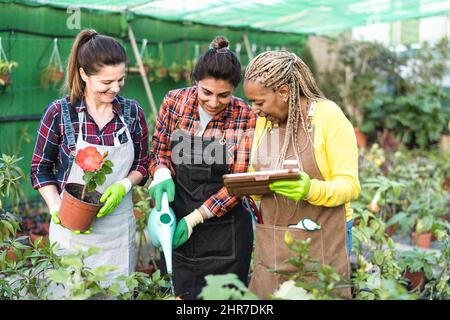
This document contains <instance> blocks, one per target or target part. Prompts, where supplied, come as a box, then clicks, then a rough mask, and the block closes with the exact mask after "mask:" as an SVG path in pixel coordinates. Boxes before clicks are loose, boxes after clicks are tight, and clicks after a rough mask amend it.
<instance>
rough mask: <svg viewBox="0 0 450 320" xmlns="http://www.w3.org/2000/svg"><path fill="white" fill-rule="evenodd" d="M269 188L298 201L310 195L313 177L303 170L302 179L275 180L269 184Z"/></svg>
mask: <svg viewBox="0 0 450 320" xmlns="http://www.w3.org/2000/svg"><path fill="white" fill-rule="evenodd" d="M269 189H270V190H272V191H273V192H275V193H277V194H280V195H283V196H285V197H288V198H289V199H292V200H294V201H296V202H297V201H299V200H303V199H304V198H305V197H306V196H307V195H308V193H309V191H310V190H311V179H310V178H309V176H308V174H307V173H306V172H304V171H302V172H300V179H298V180H280V181H275V182H272V183H271V184H269Z"/></svg>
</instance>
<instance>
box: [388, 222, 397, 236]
mask: <svg viewBox="0 0 450 320" xmlns="http://www.w3.org/2000/svg"><path fill="white" fill-rule="evenodd" d="M395 227H396V225H395V224H394V225H391V226H389V227H387V228H386V233H387V234H388V236H389V237H392V235H393V234H394V230H395Z"/></svg>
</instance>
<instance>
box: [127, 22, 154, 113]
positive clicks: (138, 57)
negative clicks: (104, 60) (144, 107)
mask: <svg viewBox="0 0 450 320" xmlns="http://www.w3.org/2000/svg"><path fill="white" fill-rule="evenodd" d="M128 36H129V38H130V42H131V47H132V48H133V53H134V56H135V58H136V61H137V63H138V67H139V73H140V74H141V78H142V82H143V83H144V88H145V92H146V93H147V97H148V101H149V102H150V107H151V108H152V112H153V115H154V116H155V119H157V118H158V111H157V110H156V105H155V100H154V99H153V94H152V90H151V89H150V84H149V83H148V79H147V75H146V74H145V70H144V64H143V63H142V59H141V55H140V54H139V49H138V46H137V44H136V38H135V37H134V33H133V29H132V28H131V24H128Z"/></svg>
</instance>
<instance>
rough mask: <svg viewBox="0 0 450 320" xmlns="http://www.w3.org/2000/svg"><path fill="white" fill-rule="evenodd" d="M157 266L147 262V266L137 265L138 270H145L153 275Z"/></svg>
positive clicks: (144, 271)
mask: <svg viewBox="0 0 450 320" xmlns="http://www.w3.org/2000/svg"><path fill="white" fill-rule="evenodd" d="M155 271H156V270H155V267H154V266H153V265H152V264H147V265H145V266H138V267H136V272H143V273H146V274H148V275H149V276H151V275H152V274H153V272H155Z"/></svg>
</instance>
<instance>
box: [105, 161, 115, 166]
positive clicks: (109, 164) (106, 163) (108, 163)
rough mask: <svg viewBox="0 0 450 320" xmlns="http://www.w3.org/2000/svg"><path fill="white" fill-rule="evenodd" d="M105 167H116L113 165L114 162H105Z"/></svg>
mask: <svg viewBox="0 0 450 320" xmlns="http://www.w3.org/2000/svg"><path fill="white" fill-rule="evenodd" d="M103 165H104V166H105V165H106V166H107V167H114V164H113V163H112V161H111V160H105V161H104V162H103Z"/></svg>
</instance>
